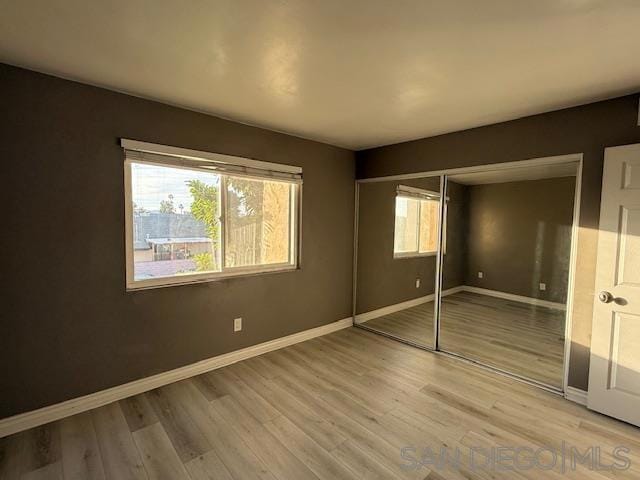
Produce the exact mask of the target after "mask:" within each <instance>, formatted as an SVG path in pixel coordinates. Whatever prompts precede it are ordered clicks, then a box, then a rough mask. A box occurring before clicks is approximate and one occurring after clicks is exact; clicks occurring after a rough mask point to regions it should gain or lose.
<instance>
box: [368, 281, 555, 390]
mask: <svg viewBox="0 0 640 480" xmlns="http://www.w3.org/2000/svg"><path fill="white" fill-rule="evenodd" d="M564 315H565V313H564V311H562V310H558V309H552V308H546V307H539V306H534V305H530V304H527V303H521V302H514V301H511V300H503V299H500V298H495V297H489V296H486V295H479V294H476V293H470V292H460V293H456V294H453V295H448V296H446V297H444V298H443V299H442V314H441V324H440V347H441V349H442V350H446V351H449V352H452V353H457V354H459V355H462V356H464V357H466V358H470V359H473V360H477V361H480V362H482V363H485V364H487V365H491V366H494V367H497V368H500V369H502V370H506V371H508V372H511V373H515V374H517V375H520V376H523V377H526V378H530V379H533V380H537V381H539V382H542V383H545V384H547V385H551V386H556V387H560V388H561V387H562V373H563V372H562V362H563V354H564V321H565V319H564ZM365 325H366V326H367V327H369V328H373V329H375V330H379V331H381V332H385V333H388V334H390V335H394V336H396V337H399V338H403V339H406V340H409V341H411V342H414V343H417V344H421V345H425V346H428V347H432V346H433V302H429V303H424V304H422V305H418V306H415V307H411V308H408V309H406V310H401V311H399V312H395V313H391V314H389V315H385V316H383V317H378V318H375V319H372V320H369V321H368V322H366V324H365Z"/></svg>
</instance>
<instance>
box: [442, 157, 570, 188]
mask: <svg viewBox="0 0 640 480" xmlns="http://www.w3.org/2000/svg"><path fill="white" fill-rule="evenodd" d="M577 173H578V164H577V163H576V162H567V163H552V164H548V165H533V166H527V167H507V168H497V169H496V170H487V171H481V172H473V173H461V174H458V175H449V180H451V181H453V182H456V183H462V184H463V185H484V184H488V183H507V182H522V181H527V180H541V179H543V178H557V177H575V176H576V175H577Z"/></svg>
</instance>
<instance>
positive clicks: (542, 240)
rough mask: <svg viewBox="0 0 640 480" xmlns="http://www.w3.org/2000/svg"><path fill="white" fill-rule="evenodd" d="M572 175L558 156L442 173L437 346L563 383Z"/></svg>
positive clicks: (557, 385) (530, 376)
mask: <svg viewBox="0 0 640 480" xmlns="http://www.w3.org/2000/svg"><path fill="white" fill-rule="evenodd" d="M575 175H576V165H575V164H566V165H564V164H558V165H554V166H552V167H551V166H546V167H545V168H543V169H540V167H535V168H530V169H524V168H512V169H509V170H504V169H503V170H496V171H486V172H482V173H467V174H464V175H453V176H449V177H448V178H447V182H446V183H447V196H448V198H449V203H448V205H447V207H448V208H447V209H448V214H449V216H448V222H447V235H446V237H448V241H447V246H446V247H447V248H446V253H445V255H444V256H443V268H442V282H443V290H442V300H441V302H442V303H441V309H440V337H439V349H441V350H443V351H447V352H450V353H455V354H457V355H461V356H463V357H465V358H469V359H472V360H475V361H478V362H480V363H483V364H486V365H489V366H491V367H495V368H498V369H501V370H503V371H506V372H509V373H512V374H515V375H518V376H520V377H524V378H527V379H530V380H534V381H536V382H539V383H542V384H545V385H548V386H551V387H554V388H558V389H561V388H562V383H563V358H564V333H565V310H566V302H567V290H568V274H569V264H570V250H571V234H572V222H573V208H574V205H573V204H574V194H575ZM453 218H456V219H457V221H456V222H455V223H453V222H452V221H451V220H452V219H453Z"/></svg>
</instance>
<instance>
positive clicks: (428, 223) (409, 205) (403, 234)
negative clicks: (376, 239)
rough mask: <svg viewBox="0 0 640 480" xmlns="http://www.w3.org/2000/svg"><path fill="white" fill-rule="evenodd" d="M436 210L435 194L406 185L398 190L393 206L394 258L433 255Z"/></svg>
mask: <svg viewBox="0 0 640 480" xmlns="http://www.w3.org/2000/svg"><path fill="white" fill-rule="evenodd" d="M439 208H440V194H439V193H438V192H432V191H429V190H423V189H419V188H414V187H408V186H406V185H399V186H398V188H397V192H396V205H395V230H394V242H393V256H394V258H408V257H418V256H429V255H436V253H437V251H438V217H439V213H440V212H439ZM445 218H446V216H445ZM445 231H446V230H445Z"/></svg>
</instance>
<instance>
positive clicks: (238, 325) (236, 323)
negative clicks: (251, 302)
mask: <svg viewBox="0 0 640 480" xmlns="http://www.w3.org/2000/svg"><path fill="white" fill-rule="evenodd" d="M240 330H242V318H234V319H233V331H234V332H239V331H240Z"/></svg>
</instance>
